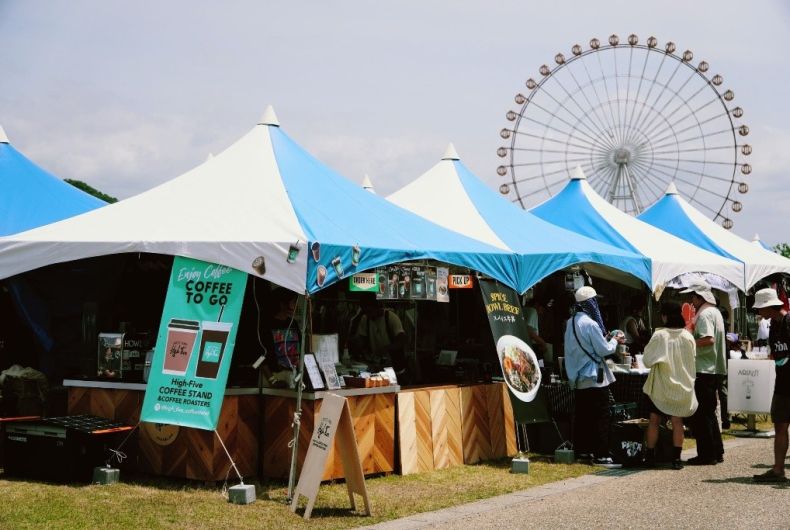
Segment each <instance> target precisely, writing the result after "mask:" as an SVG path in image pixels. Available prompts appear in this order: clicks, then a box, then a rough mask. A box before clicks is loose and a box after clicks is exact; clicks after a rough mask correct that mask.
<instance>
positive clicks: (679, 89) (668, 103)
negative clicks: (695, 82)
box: [645, 65, 696, 129]
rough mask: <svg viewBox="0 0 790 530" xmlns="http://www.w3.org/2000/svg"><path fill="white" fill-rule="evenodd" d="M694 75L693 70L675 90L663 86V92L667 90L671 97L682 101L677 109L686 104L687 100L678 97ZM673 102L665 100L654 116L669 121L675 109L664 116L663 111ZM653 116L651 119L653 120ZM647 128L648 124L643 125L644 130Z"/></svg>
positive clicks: (671, 99)
mask: <svg viewBox="0 0 790 530" xmlns="http://www.w3.org/2000/svg"><path fill="white" fill-rule="evenodd" d="M678 68H680V65H678ZM676 71H677V69H676ZM695 75H696V72H695V71H694V70H692V71H691V73H690V74H689V76H688V77H687V78H686V80H685V81H684V82H683V84H682V85H680V87H678V88H676V89H671V88H669V85H668V84H667V85H665V86H664V90H665V91H666V90H669V92H671V93H672V95H674V96H675V97H676V98H677V99H680V100H681V101H683V103H682V104H681V105H679V106H678V109H679V108H681V107H682V106H683V105H684V104H688V101H689V100H684V99H683V98H681V97H680V92H681V90H683V89H684V88H686V85H688V84H689V82H690V81H691V80H692V79H693V78H694V76H695ZM673 101H674V99H673V98H672V97H670V98H669V99H667V101H666V102H665V103H664V106H663V107H661V108H660V109H659V110H658V114H656V115H655V116H658V115H662V116H665V117H666V119H667V120H669V118H670V117H671V116H672V115H673V114H674V113H675V112H676V111H677V109H676V110H675V111H673V112H670V113H669V114H665V111H666V110H667V108H668V107H669V105H670V104H671V103H672V102H673ZM655 116H654V117H653V120H655ZM649 127H650V124H647V125H645V129H648V128H649Z"/></svg>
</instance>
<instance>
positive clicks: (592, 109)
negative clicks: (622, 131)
mask: <svg viewBox="0 0 790 530" xmlns="http://www.w3.org/2000/svg"><path fill="white" fill-rule="evenodd" d="M568 74H569V75H570V76H571V78H572V79H573V82H574V83H575V84H576V87H577V88H578V89H579V93H580V94H581V95H582V97H584V100H585V101H586V102H587V105H588V106H589V111H586V112H587V113H588V114H592V115H594V116H595V119H596V121H598V127H599V128H600V130H602V131H603V132H604V136H603V137H604V139H605V140H606V143H607V146H608V147H614V144H613V143H612V141H611V140H610V138H608V135H607V134H605V133H606V130H607V128H609V129H611V126H610V125H607V121H606V113H604V112H600V109H601V106H602V105H603V104H602V103H601V100H600V99H598V105H597V106H596V105H593V103H592V101H590V98H589V97H587V92H585V90H584V89H583V88H582V85H581V84H580V83H579V80H578V79H577V78H576V75H575V74H574V73H573V68H571V67H570V66H569V67H568ZM587 77H588V79H589V78H590V76H589V72H588V74H587ZM590 83H592V79H590ZM592 88H593V91H595V87H594V86H593V87H592ZM595 94H596V96H597V95H598V93H597V91H595Z"/></svg>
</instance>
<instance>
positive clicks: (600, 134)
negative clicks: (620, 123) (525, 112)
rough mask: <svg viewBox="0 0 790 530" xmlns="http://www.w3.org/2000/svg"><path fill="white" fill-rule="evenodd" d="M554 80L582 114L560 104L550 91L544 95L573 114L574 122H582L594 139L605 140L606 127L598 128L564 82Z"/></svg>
mask: <svg viewBox="0 0 790 530" xmlns="http://www.w3.org/2000/svg"><path fill="white" fill-rule="evenodd" d="M554 81H555V82H556V83H557V85H558V86H559V87H560V88H561V89H562V91H563V92H565V94H566V95H567V97H568V98H569V99H570V100H571V101H573V103H574V104H575V105H576V106H577V107H578V108H579V110H580V111H581V112H582V116H581V117H580V116H578V115H576V114H575V113H573V112H571V111H570V109H569V108H567V107H565V106H563V104H562V103H561V102H560V101H559V100H558V99H557V98H555V97H554V96H553V95H551V93H549V92H546V95H547V96H548V97H550V98H551V99H552V100H554V102H555V103H557V105H559V106H561V107H563V108H564V110H565V111H566V112H567V113H568V114H570V115H571V116H573V117H574V119H576V122H577V123H583V124H584V125H585V127H586V128H587V130H588V131H589V132H590V133H592V135H593V137H595V138H596V139H597V138H602V139H603V140H604V141H606V140H607V138H606V129H605V128H604V129H601V128H600V126H599V125H598V124H596V123H595V122H594V121H593V120H592V118H591V117H590V114H589V113H585V111H584V109H583V108H582V106H581V105H580V104H579V102H578V101H576V98H575V97H574V96H573V95H572V94H571V93H570V92H569V91H568V89H567V88H565V85H564V84H562V82H561V81H560V80H559V78H556V79H554ZM588 122H589V123H588Z"/></svg>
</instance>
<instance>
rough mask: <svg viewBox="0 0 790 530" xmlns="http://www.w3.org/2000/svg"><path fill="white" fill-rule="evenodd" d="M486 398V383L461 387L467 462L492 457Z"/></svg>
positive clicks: (465, 459) (463, 436)
mask: <svg viewBox="0 0 790 530" xmlns="http://www.w3.org/2000/svg"><path fill="white" fill-rule="evenodd" d="M486 398H487V392H486V390H485V385H474V386H468V387H463V388H461V433H462V434H461V435H462V440H463V447H464V463H465V464H476V463H477V462H480V461H481V460H489V459H490V458H491V454H492V452H491V442H490V439H491V433H490V430H489V424H488V403H487V399H486Z"/></svg>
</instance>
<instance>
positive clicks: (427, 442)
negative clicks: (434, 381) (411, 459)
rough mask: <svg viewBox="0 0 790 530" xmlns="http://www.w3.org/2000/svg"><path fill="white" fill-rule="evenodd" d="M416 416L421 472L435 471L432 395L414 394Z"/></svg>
mask: <svg viewBox="0 0 790 530" xmlns="http://www.w3.org/2000/svg"><path fill="white" fill-rule="evenodd" d="M414 414H415V419H416V427H417V460H418V462H419V469H420V471H431V470H433V429H432V428H431V394H430V392H428V391H424V390H421V391H418V392H415V393H414Z"/></svg>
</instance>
